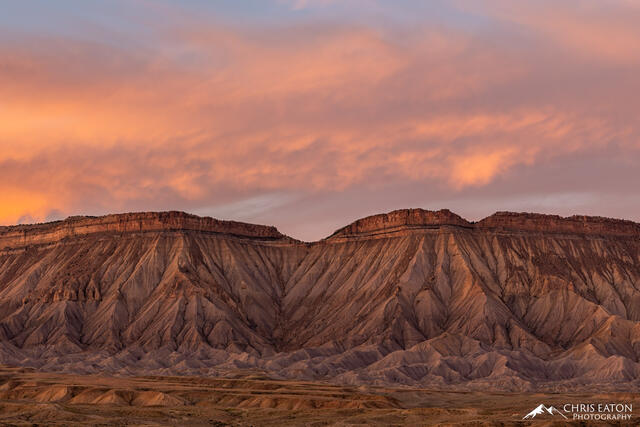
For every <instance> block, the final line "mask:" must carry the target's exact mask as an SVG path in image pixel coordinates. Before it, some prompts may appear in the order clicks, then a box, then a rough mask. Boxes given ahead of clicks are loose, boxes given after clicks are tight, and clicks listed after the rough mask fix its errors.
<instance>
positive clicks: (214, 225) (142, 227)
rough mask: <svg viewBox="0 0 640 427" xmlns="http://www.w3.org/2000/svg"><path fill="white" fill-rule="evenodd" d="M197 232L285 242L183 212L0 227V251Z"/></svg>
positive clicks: (271, 231)
mask: <svg viewBox="0 0 640 427" xmlns="http://www.w3.org/2000/svg"><path fill="white" fill-rule="evenodd" d="M179 230H181V231H187V230H190V231H199V232H207V233H220V234H228V235H234V236H238V237H247V238H256V239H288V238H287V237H286V236H284V235H283V234H281V233H280V232H279V231H278V230H277V229H276V228H275V227H272V226H264V225H255V224H247V223H243V222H236V221H222V220H218V219H214V218H209V217H199V216H196V215H190V214H187V213H184V212H175V211H174V212H137V213H125V214H114V215H106V216H101V217H91V216H76V217H69V218H67V219H65V220H64V221H55V222H49V223H44V224H33V225H16V226H9V227H0V249H3V248H15V247H25V246H28V245H40V244H47V243H53V242H56V241H60V240H63V239H66V238H73V237H78V236H82V235H87V234H95V233H132V232H150V231H156V232H157V231H179Z"/></svg>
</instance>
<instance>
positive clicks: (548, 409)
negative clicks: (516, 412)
mask: <svg viewBox="0 0 640 427" xmlns="http://www.w3.org/2000/svg"><path fill="white" fill-rule="evenodd" d="M544 414H548V415H554V416H555V415H560V416H562V417H564V418H565V419H568V418H567V417H566V416H565V415H564V414H563V413H562V412H560V411H559V410H557V409H556V408H554V407H553V406H544V405H543V404H542V403H541V404H539V405H538V406H537V407H536V408H535V409H534V410H533V411H531V412H529V413H528V414H527V415H525V416H524V417H522V419H523V420H528V419H532V418H535V417H536V416H537V415H544Z"/></svg>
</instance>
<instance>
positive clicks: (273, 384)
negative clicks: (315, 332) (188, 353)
mask: <svg viewBox="0 0 640 427" xmlns="http://www.w3.org/2000/svg"><path fill="white" fill-rule="evenodd" d="M584 401H589V402H611V401H626V402H631V403H633V405H634V407H638V405H640V396H638V395H637V394H624V393H606V394H605V393H603V394H589V393H570V394H545V393H482V392H451V391H446V392H443V391H438V390H425V389H415V388H388V387H351V386H337V385H331V384H327V383H322V382H302V381H281V380H274V379H270V378H268V377H265V376H264V375H262V374H261V373H259V372H241V371H239V372H236V373H235V374H233V375H230V376H229V377H226V378H205V377H151V376H147V377H110V376H99V375H83V376H80V375H68V374H58V373H42V372H38V371H35V370H33V369H25V368H9V367H4V368H0V425H19V426H50V425H51V426H54V425H55V426H63V425H64V426H89V425H91V426H101V425H105V426H106V425H121V426H156V425H162V426H183V425H189V426H212V425H213V426H227V425H228V426H298V425H304V426H327V425H336V426H347V425H418V426H419V425H459V426H479V425H518V426H527V425H536V426H547V425H567V423H566V422H560V421H557V420H539V419H536V420H529V421H522V416H523V415H524V414H526V413H528V412H529V411H530V410H531V409H532V408H534V407H535V406H536V405H538V404H539V403H540V402H547V404H555V405H558V404H559V403H561V402H584ZM569 424H570V425H571V424H573V423H569ZM575 425H588V424H585V423H582V424H581V423H575ZM598 425H637V417H634V419H632V420H631V421H630V422H628V423H626V424H625V423H621V424H606V423H602V424H598Z"/></svg>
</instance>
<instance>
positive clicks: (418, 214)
mask: <svg viewBox="0 0 640 427" xmlns="http://www.w3.org/2000/svg"><path fill="white" fill-rule="evenodd" d="M443 225H455V226H459V227H471V224H470V223H469V222H468V221H467V220H465V219H464V218H462V217H460V216H458V215H456V214H454V213H453V212H451V211H450V210H448V209H442V210H439V211H428V210H424V209H400V210H396V211H393V212H389V213H385V214H379V215H372V216H368V217H366V218H362V219H359V220H357V221H355V222H353V223H351V224H349V225H347V226H346V227H343V228H341V229H339V230H337V231H335V232H334V233H333V234H332V235H331V236H329V237H328V238H329V239H334V240H335V239H339V238H345V237H347V238H348V237H362V236H374V235H381V234H388V233H393V232H397V231H402V230H407V229H412V228H425V227H439V226H443Z"/></svg>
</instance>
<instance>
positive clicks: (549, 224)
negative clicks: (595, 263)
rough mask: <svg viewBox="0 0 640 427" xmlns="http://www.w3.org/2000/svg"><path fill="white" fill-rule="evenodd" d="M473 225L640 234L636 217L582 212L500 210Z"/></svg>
mask: <svg viewBox="0 0 640 427" xmlns="http://www.w3.org/2000/svg"><path fill="white" fill-rule="evenodd" d="M474 226H475V228H478V229H499V230H510V231H534V232H542V233H568V234H594V235H610V236H630V237H636V236H640V224H638V223H635V222H633V221H625V220H620V219H611V218H603V217H598V216H583V215H574V216H570V217H561V216H558V215H542V214H532V213H513V212H497V213H495V214H493V215H491V216H489V217H487V218H485V219H483V220H482V221H480V222H478V223H476V224H474Z"/></svg>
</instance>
